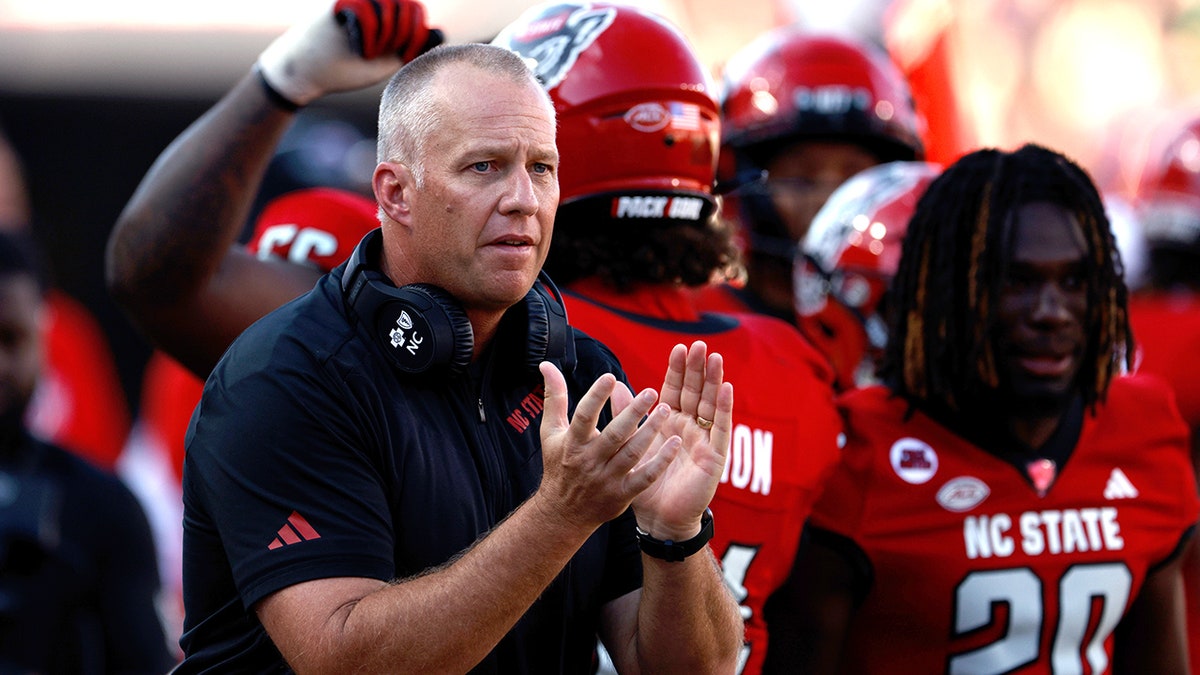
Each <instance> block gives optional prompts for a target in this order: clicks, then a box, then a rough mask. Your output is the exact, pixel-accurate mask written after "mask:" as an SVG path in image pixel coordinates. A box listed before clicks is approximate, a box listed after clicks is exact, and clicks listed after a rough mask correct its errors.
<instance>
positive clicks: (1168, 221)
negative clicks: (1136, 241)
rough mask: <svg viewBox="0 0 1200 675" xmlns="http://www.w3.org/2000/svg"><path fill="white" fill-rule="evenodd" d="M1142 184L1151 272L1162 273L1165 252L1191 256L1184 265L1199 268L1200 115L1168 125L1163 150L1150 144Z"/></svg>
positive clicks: (1140, 208)
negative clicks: (1196, 264)
mask: <svg viewBox="0 0 1200 675" xmlns="http://www.w3.org/2000/svg"><path fill="white" fill-rule="evenodd" d="M1151 152H1152V153H1154V154H1152V155H1151V159H1150V161H1148V162H1147V163H1146V165H1145V168H1144V170H1143V172H1142V175H1141V179H1140V181H1139V183H1138V187H1137V196H1136V199H1135V204H1136V209H1137V213H1138V218H1139V220H1140V221H1141V223H1142V225H1143V226H1144V230H1145V236H1146V244H1147V247H1148V248H1149V250H1150V257H1151V262H1150V270H1149V272H1150V274H1151V275H1152V276H1154V275H1157V274H1158V273H1159V271H1160V270H1159V269H1157V268H1159V267H1161V265H1160V264H1159V263H1160V261H1159V260H1158V258H1159V257H1163V254H1164V253H1165V254H1167V255H1178V256H1188V257H1190V258H1191V261H1190V262H1185V261H1184V260H1179V261H1178V262H1179V263H1180V265H1179V267H1181V269H1179V270H1176V271H1180V272H1182V271H1184V270H1183V269H1182V267H1188V268H1191V270H1192V275H1193V276H1194V275H1195V274H1197V273H1200V272H1197V271H1195V262H1196V260H1197V258H1198V257H1200V116H1193V117H1190V118H1188V119H1186V120H1184V121H1183V122H1182V123H1180V122H1178V121H1176V122H1175V126H1174V127H1171V128H1169V130H1168V132H1167V137H1166V142H1165V143H1163V144H1162V146H1161V150H1160V151H1156V150H1153V149H1152V150H1151Z"/></svg>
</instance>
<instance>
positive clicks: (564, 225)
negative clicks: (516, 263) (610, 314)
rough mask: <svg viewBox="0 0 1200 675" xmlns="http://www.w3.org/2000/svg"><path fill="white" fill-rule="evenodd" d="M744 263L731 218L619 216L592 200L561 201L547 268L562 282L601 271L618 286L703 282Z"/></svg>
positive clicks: (601, 275) (603, 278) (602, 276)
mask: <svg viewBox="0 0 1200 675" xmlns="http://www.w3.org/2000/svg"><path fill="white" fill-rule="evenodd" d="M737 264H738V250H737V247H736V244H735V243H734V241H733V233H732V231H731V230H730V228H729V226H728V224H727V223H726V222H725V221H722V220H721V219H720V218H718V217H717V216H716V215H715V214H714V215H713V216H711V217H709V218H708V219H706V220H702V221H699V222H696V221H679V220H668V219H641V220H636V221H634V220H615V219H613V218H612V217H610V216H609V215H608V214H607V213H599V212H598V210H597V209H596V208H595V205H594V204H591V203H590V202H589V200H580V201H579V202H573V203H571V204H564V205H562V206H560V207H559V209H558V214H557V216H556V217H555V225H554V236H553V238H552V239H551V242H550V253H549V255H548V257H547V258H546V263H545V265H544V269H545V271H546V273H547V274H549V275H550V277H551V278H552V279H554V280H555V281H557V282H558V283H560V284H570V283H571V282H573V281H575V280H577V279H582V278H586V277H597V278H599V279H600V280H601V281H603V282H604V283H606V284H607V285H609V286H611V287H613V288H614V289H616V290H617V291H621V292H624V291H626V290H628V289H629V288H630V287H632V286H634V285H635V284H642V283H649V284H657V283H678V284H682V285H684V286H689V287H698V286H702V285H704V284H706V283H709V282H710V281H712V280H713V279H714V278H724V277H725V276H727V275H729V274H731V273H732V272H730V270H731V269H733V268H734V267H736V265H737Z"/></svg>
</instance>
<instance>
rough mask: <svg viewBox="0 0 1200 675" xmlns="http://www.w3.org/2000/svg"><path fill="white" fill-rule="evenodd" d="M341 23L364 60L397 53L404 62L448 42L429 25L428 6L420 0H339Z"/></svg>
mask: <svg viewBox="0 0 1200 675" xmlns="http://www.w3.org/2000/svg"><path fill="white" fill-rule="evenodd" d="M333 14H334V16H336V17H337V21H338V24H340V25H341V26H343V27H344V28H345V29H346V32H347V33H348V34H349V36H350V48H351V49H352V50H353V51H354V52H355V53H357V54H358V55H359V56H361V57H362V58H364V59H367V60H370V59H374V58H376V57H379V56H383V55H385V54H396V55H398V56H399V57H400V60H401V61H403V62H404V63H408V62H409V61H411V60H413V59H415V58H417V57H418V56H420V55H421V54H424V53H425V52H427V51H429V50H430V49H433V48H434V47H436V46H438V45H440V44H441V43H442V42H444V41H445V35H443V33H442V31H440V30H438V29H436V28H430V27H429V26H427V25H425V7H424V6H423V5H422V4H421V3H420V2H417V0H338V2H337V4H335V5H334V6H333Z"/></svg>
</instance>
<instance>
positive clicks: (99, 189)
mask: <svg viewBox="0 0 1200 675" xmlns="http://www.w3.org/2000/svg"><path fill="white" fill-rule="evenodd" d="M376 100H377V98H375V97H374V96H372V95H370V94H369V93H367V94H358V95H355V96H354V97H346V98H341V99H339V98H338V97H333V98H332V99H331V100H330V101H329V102H327V103H322V104H319V105H314V106H313V107H312V109H311V110H305V111H303V112H302V113H301V114H300V115H298V116H297V123H296V125H295V126H294V127H293V130H292V131H291V132H289V135H288V136H287V137H285V142H284V143H283V144H281V153H280V154H279V155H277V157H276V160H275V161H273V163H272V167H271V169H270V171H269V172H268V180H267V181H266V183H265V184H264V188H263V192H262V194H261V195H260V200H261V199H263V198H266V197H269V196H271V195H272V194H277V193H279V192H282V191H284V190H286V189H289V188H294V187H300V186H301V185H303V184H306V183H322V184H339V183H344V184H348V183H352V182H353V180H352V179H350V178H348V177H347V176H345V175H342V174H341V172H340V170H339V169H331V168H330V167H329V166H327V164H328V162H326V161H325V160H328V159H329V157H333V158H334V159H343V160H344V158H338V157H337V155H338V152H339V150H341V151H343V152H344V150H345V148H344V147H342V146H344V145H346V143H347V142H348V141H347V138H346V137H347V136H349V135H351V134H348V133H347V129H346V126H347V125H349V126H350V127H352V128H353V131H354V133H353V135H356V136H358V137H359V138H360V139H362V138H365V139H366V140H368V141H370V143H371V144H372V147H373V142H374V141H373V139H374V133H375V119H374V114H375V101H376ZM215 102H216V97H215V95H214V96H213V97H211V98H199V97H198V98H180V97H177V96H176V97H171V98H166V97H164V98H150V97H138V96H96V95H55V94H45V93H11V92H7V93H6V92H4V91H3V90H2V89H0V128H3V129H4V132H5V134H6V135H7V136H8V137H9V140H10V141H11V143H12V145H13V146H14V148H15V150H16V152H17V154H18V155H19V156H20V158H21V161H22V163H23V166H24V170H25V178H26V182H27V184H28V188H29V192H30V202H31V208H32V212H33V227H34V235H35V237H36V238H37V240H38V241H39V242H40V243H41V245H42V248H43V250H44V251H45V253H46V255H47V258H48V263H49V265H50V267H51V271H52V274H53V275H54V281H55V283H56V284H57V286H58V287H59V288H60V289H62V290H64V291H66V292H67V293H68V294H70V295H71V296H73V297H74V298H76V299H77V300H79V301H81V302H83V303H84V305H86V306H87V307H88V308H89V309H90V310H91V311H92V313H93V315H94V316H95V318H96V319H97V320H98V322H99V323H100V326H101V328H102V329H103V330H104V332H105V333H106V334H107V336H108V340H109V343H110V345H109V346H110V347H111V349H112V352H113V355H114V358H115V359H116V363H117V368H118V371H119V373H120V377H121V381H122V385H123V387H124V389H125V391H126V395H127V397H128V401H129V407H130V410H131V411H132V412H134V413H135V414H136V410H137V400H138V395H139V393H140V380H141V373H142V369H143V366H144V364H145V360H146V357H147V356H148V355H149V353H150V347H149V345H148V343H147V342H146V340H145V339H144V338H143V337H142V336H141V335H140V334H139V333H137V332H136V331H135V330H134V328H133V327H132V325H131V324H130V323H129V321H128V320H127V319H126V318H125V316H124V314H123V313H122V312H121V311H120V309H119V308H118V307H117V306H116V304H115V303H114V302H113V301H112V299H111V298H110V297H109V296H108V293H107V291H106V289H105V285H104V250H105V244H106V240H107V238H108V235H109V232H110V231H111V230H112V226H113V223H114V222H115V221H116V219H117V217H118V215H119V214H120V212H121V209H122V208H123V207H124V205H125V202H126V201H127V200H128V199H129V197H130V195H132V193H133V191H134V189H135V188H136V187H137V185H138V183H139V182H140V181H141V179H142V177H143V176H144V175H145V173H146V171H147V170H148V169H149V168H150V165H151V164H152V163H153V162H154V160H155V158H156V157H157V156H158V154H159V153H160V152H162V150H163V149H164V148H166V146H167V145H168V144H169V143H170V142H171V141H172V140H173V139H174V138H175V137H176V136H177V135H178V134H179V133H181V132H182V131H183V130H184V129H185V128H186V127H187V126H188V125H189V124H190V123H191V122H192V121H194V120H195V119H196V118H198V117H199V116H200V115H201V114H203V113H204V111H205V110H207V109H208V108H209V107H210V106H211V105H212V104H213V103H215ZM332 120H338V121H339V122H337V124H339V125H340V126H339V127H337V129H336V133H334V134H332V136H334V138H330V136H331V134H330V133H328V129H325V130H324V131H325V133H323V134H322V137H323V138H324V139H325V140H326V141H327V142H325V143H321V142H316V143H311V142H310V141H312V140H313V138H312V133H311V132H312V129H313V128H314V127H316V128H324V127H328V126H329V124H330V121H332ZM301 141H303V142H305V143H307V147H313V146H315V147H317V148H318V149H320V148H321V146H322V145H324V146H325V148H324V152H323V155H324V157H325V160H322V159H321V158H319V157H318V158H314V157H313V156H312V155H313V153H312V152H309V153H308V154H307V156H298V155H297V153H296V152H295V151H294V150H293V151H290V152H289V151H288V149H287V148H288V146H295V145H297V143H298V142H301ZM359 150H361V148H359ZM323 162H324V163H323ZM314 164H315V165H316V166H314ZM371 166H372V167H373V166H374V165H373V163H372V164H371ZM297 167H299V170H297ZM343 186H347V185H343Z"/></svg>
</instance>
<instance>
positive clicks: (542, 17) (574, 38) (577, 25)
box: [492, 4, 617, 91]
mask: <svg viewBox="0 0 1200 675" xmlns="http://www.w3.org/2000/svg"><path fill="white" fill-rule="evenodd" d="M616 16H617V10H616V9H615V8H613V7H608V8H604V9H590V8H589V7H587V6H586V5H572V4H561V5H553V6H551V7H548V8H545V9H536V8H535V9H533V10H530V11H529V12H527V13H526V14H525V15H523V16H522V17H521V18H520V19H518V20H517V21H515V22H513V23H512V24H510V25H509V27H508V28H506V29H504V30H503V31H501V32H500V34H499V35H497V36H496V39H494V40H492V44H494V45H499V46H501V47H507V48H508V49H511V50H512V51H514V52H516V53H518V54H520V55H521V56H523V57H525V59H526V60H527V61H533V62H534V63H533V65H532V67H533V72H534V73H536V74H537V77H538V79H539V80H541V82H542V86H543V87H545V88H546V91H550V90H551V89H553V88H555V87H557V86H558V84H559V83H560V82H562V81H563V78H564V77H566V76H567V73H568V72H569V71H570V70H571V67H572V66H574V65H575V60H576V59H578V58H579V55H580V54H581V53H583V50H585V49H587V48H588V47H589V46H591V44H592V43H593V42H595V41H596V38H598V37H600V34H601V33H603V32H604V31H605V30H606V29H607V28H608V27H609V26H610V25H612V22H613V19H615V18H616Z"/></svg>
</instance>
